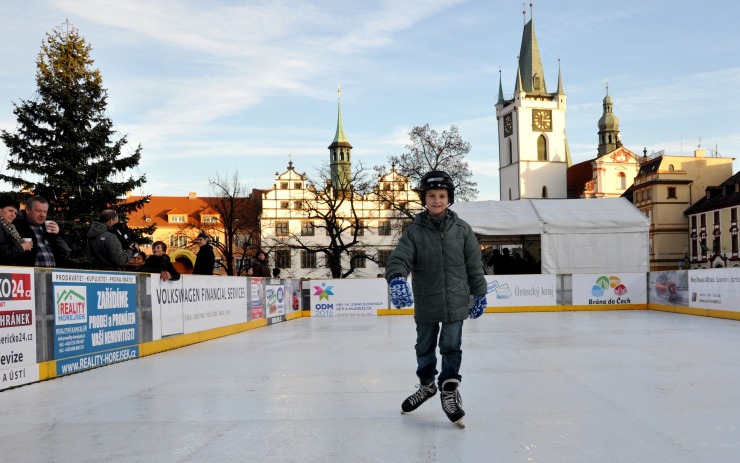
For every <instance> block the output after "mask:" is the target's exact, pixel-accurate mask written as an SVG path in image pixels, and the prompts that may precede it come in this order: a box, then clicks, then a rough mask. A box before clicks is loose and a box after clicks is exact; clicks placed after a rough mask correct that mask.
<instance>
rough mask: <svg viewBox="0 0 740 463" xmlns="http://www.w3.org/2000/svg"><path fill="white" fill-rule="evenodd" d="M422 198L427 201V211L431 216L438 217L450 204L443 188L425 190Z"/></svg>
mask: <svg viewBox="0 0 740 463" xmlns="http://www.w3.org/2000/svg"><path fill="white" fill-rule="evenodd" d="M424 198H425V200H426V203H427V211H429V214H430V215H431V216H432V217H439V216H441V215H442V214H444V213H445V211H446V210H447V206H448V205H449V204H450V198H449V195H448V194H447V190H445V189H444V188H440V189H438V190H427V191H426V193H425V197H424Z"/></svg>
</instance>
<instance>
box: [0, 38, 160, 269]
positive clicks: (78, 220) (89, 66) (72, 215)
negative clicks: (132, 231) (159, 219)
mask: <svg viewBox="0 0 740 463" xmlns="http://www.w3.org/2000/svg"><path fill="white" fill-rule="evenodd" d="M90 51H91V47H90V45H88V44H87V43H86V42H85V39H84V38H83V37H82V36H80V35H79V34H78V31H77V29H75V28H72V27H70V26H69V23H67V24H65V25H64V26H63V27H61V28H58V29H56V30H54V32H53V33H51V34H49V33H47V34H46V39H45V41H44V42H43V43H42V45H41V51H40V52H39V56H38V59H37V60H36V85H37V91H36V94H35V95H34V97H33V98H32V99H31V100H21V103H20V104H15V103H14V110H13V113H14V114H15V115H16V118H17V130H16V132H15V133H9V132H7V131H5V130H2V132H1V133H0V138H2V140H3V142H4V143H5V145H6V146H7V147H8V150H9V160H8V162H7V169H6V170H5V172H3V173H0V180H3V181H6V182H8V183H10V184H11V185H13V187H15V188H16V189H17V190H19V191H20V193H19V199H21V200H22V199H24V198H27V197H28V196H30V195H34V194H36V195H41V196H43V197H44V198H46V200H47V201H49V205H50V217H52V218H53V219H54V220H55V221H56V222H58V223H59V224H60V226H61V228H62V230H63V232H64V233H65V234H66V235H67V237H68V240H69V242H70V246H71V247H72V251H73V253H72V263H71V266H73V267H85V266H86V265H87V256H86V252H85V243H86V235H87V230H88V229H89V227H90V224H91V223H92V222H93V221H95V220H97V217H98V215H99V213H100V211H102V210H103V209H105V208H108V207H115V209H116V210H117V211H118V213H119V216H121V219H125V216H126V214H127V213H131V212H133V211H135V210H136V209H139V208H140V207H141V206H142V204H143V203H144V202H145V201H147V200H148V198H142V199H140V200H138V201H135V202H129V203H126V202H125V201H123V200H122V198H124V197H125V194H126V192H129V191H133V190H134V189H136V188H137V187H140V186H141V185H143V184H144V183H145V182H146V177H145V176H144V175H137V176H134V175H133V174H125V172H126V171H127V170H130V169H133V168H135V167H136V166H138V164H139V160H140V158H141V146H139V147H137V148H136V150H135V151H134V152H133V153H129V154H124V153H122V149H123V147H124V146H125V145H126V143H127V141H126V137H125V136H122V137H120V138H118V139H117V140H113V137H114V135H115V130H114V128H113V122H112V121H111V120H110V119H109V118H108V117H107V116H106V112H105V110H106V106H107V102H106V100H107V97H108V94H107V90H106V89H105V88H103V85H102V83H103V82H102V78H101V75H100V71H99V70H98V69H95V68H93V63H94V61H93V59H92V58H91V56H90ZM147 231H148V232H151V231H152V230H147Z"/></svg>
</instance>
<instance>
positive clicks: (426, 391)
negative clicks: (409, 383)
mask: <svg viewBox="0 0 740 463" xmlns="http://www.w3.org/2000/svg"><path fill="white" fill-rule="evenodd" d="M416 387H418V388H419V390H418V391H416V392H414V393H413V394H411V395H410V396H408V398H407V399H406V400H404V401H403V403H402V404H401V410H402V411H401V413H408V412H413V411H414V410H416V409H417V408H419V406H420V405H421V404H423V403H424V402H426V401H427V399H429V398H430V397H434V394H436V393H437V386H435V385H434V381H432V382H431V383H430V384H418V385H417V386H416Z"/></svg>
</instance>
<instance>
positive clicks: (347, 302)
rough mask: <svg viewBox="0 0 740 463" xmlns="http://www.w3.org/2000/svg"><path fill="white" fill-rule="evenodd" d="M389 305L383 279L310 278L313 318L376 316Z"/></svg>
mask: <svg viewBox="0 0 740 463" xmlns="http://www.w3.org/2000/svg"><path fill="white" fill-rule="evenodd" d="M387 307H388V283H386V281H385V280H383V279H380V278H372V279H335V280H311V316H312V317H358V316H375V315H377V313H378V312H377V311H378V309H385V308H387Z"/></svg>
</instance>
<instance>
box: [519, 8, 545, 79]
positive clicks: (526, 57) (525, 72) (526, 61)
mask: <svg viewBox="0 0 740 463" xmlns="http://www.w3.org/2000/svg"><path fill="white" fill-rule="evenodd" d="M519 68H520V69H521V72H522V84H524V87H523V88H522V89H523V90H524V91H525V92H527V93H547V88H546V86H545V72H544V70H543V68H542V59H541V58H540V47H539V45H538V44H537V35H536V34H535V32H534V19H532V18H530V20H529V22H528V23H526V24H525V25H524V32H523V33H522V47H521V49H520V50H519Z"/></svg>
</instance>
